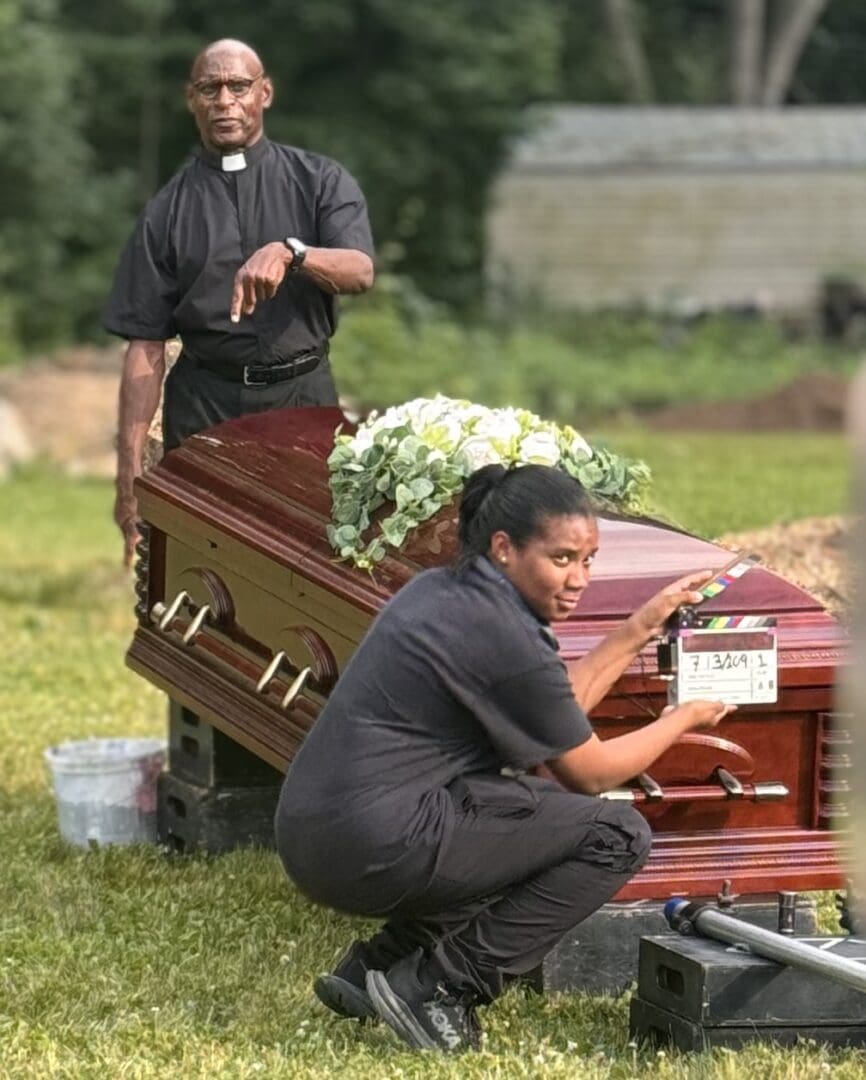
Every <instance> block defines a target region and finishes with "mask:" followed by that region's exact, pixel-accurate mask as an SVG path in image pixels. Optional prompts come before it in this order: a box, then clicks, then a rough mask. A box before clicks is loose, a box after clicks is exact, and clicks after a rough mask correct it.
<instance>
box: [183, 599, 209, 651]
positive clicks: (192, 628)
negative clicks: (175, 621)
mask: <svg viewBox="0 0 866 1080" xmlns="http://www.w3.org/2000/svg"><path fill="white" fill-rule="evenodd" d="M210 614H211V610H210V605H209V604H202V606H201V607H200V608H199V609H198V611H197V612H196V613H195V615H193V617H192V618H191V619H190V622H189V626H188V627H187V628H186V630H184V632H183V643H184V645H193V644H195V639H196V637H198V634H199V631H200V630H201V628H202V624H203V623H204V621H205V619H208V620H210Z"/></svg>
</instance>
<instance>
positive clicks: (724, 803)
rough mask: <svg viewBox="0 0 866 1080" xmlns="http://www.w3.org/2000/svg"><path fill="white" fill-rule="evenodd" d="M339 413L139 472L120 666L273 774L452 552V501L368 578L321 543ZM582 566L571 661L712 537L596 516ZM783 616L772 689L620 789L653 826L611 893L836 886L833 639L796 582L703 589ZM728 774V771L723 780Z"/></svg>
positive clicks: (292, 419)
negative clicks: (135, 548)
mask: <svg viewBox="0 0 866 1080" xmlns="http://www.w3.org/2000/svg"><path fill="white" fill-rule="evenodd" d="M342 422H343V417H342V414H341V413H340V412H339V411H338V410H336V409H296V410H281V411H277V412H272V413H267V414H262V415H258V416H249V417H244V418H242V419H240V420H235V421H231V422H230V423H227V424H223V425H220V426H219V427H215V428H211V429H210V430H208V431H207V432H204V433H202V434H201V435H197V436H193V437H192V438H190V439H188V440H187V441H186V442H185V443H184V444H183V445H182V446H181V447H179V448H178V449H176V450H174V451H172V452H171V453H169V454H168V455H166V457H165V458H164V459H163V460H162V462H161V463H160V464H159V465H158V466H156V467H155V468H154V469H152V470H151V471H150V472H148V473H147V474H145V475H144V476H143V477H141V478H140V479H139V480H138V481H137V485H136V487H137V494H138V500H139V507H140V512H141V516H142V519H143V520H144V522H145V525H146V530H145V534H146V537H147V539H146V541H145V542H144V544H143V545H142V550H141V552H140V560H139V565H138V581H137V586H136V588H137V593H138V597H139V603H138V606H137V608H136V613H137V616H138V626H137V629H136V631H135V635H134V638H133V641H132V643H131V646H130V648H129V652H128V655H127V662H128V663H129V665H130V666H131V667H132V668H133V669H134V670H135V671H136V672H138V673H139V674H141V675H143V676H144V677H145V678H147V679H149V680H150V681H151V682H153V683H155V684H156V685H157V686H158V687H160V688H161V689H163V690H164V691H165V692H166V693H167V694H168V695H169V696H170V698H171V699H173V700H174V701H175V702H177V703H179V704H180V705H181V706H183V707H184V708H185V709H188V710H190V711H191V712H192V713H194V714H195V715H196V716H197V717H200V718H202V719H203V720H204V721H205V722H207V723H209V724H210V725H212V726H213V728H214V729H215V730H217V731H219V732H222V733H223V734H224V735H228V736H229V737H230V738H231V740H234V742H236V743H238V744H240V745H241V747H245V748H246V749H247V750H248V751H251V752H252V753H253V754H255V755H256V756H257V757H258V758H261V759H263V760H264V761H265V762H268V763H270V764H271V765H272V766H275V767H276V768H277V769H280V770H284V769H285V768H286V766H287V764H288V762H290V761H291V759H292V756H293V755H294V753H295V751H296V750H297V748H298V747H299V745H300V743H301V741H302V740H303V738H304V735H305V733H306V732H307V731H308V730H309V729H310V727H311V725H312V724H313V723H315V720H316V716H317V715H318V712H319V709H320V708H321V707H322V704H323V702H324V701H325V699H326V698H327V696H328V693H329V692H330V690H331V688H332V687H333V686H334V683H335V681H336V679H337V677H338V676H339V674H340V671H341V670H342V669H343V667H344V666H345V664H346V662H347V661H348V659H349V657H350V656H351V654H352V651H353V649H354V648H355V646H356V645H357V643H358V641H359V640H360V638H361V637H362V635H363V634H364V632H365V631H366V629H367V627H368V626H369V624H370V622H371V620H372V619H373V617H374V616H375V614H376V613H377V612H378V611H379V609H380V608H381V607H382V605H383V604H384V603H385V602H386V601H387V600H388V599H389V597H391V596H392V595H393V594H394V593H395V592H396V591H397V590H398V589H399V588H400V587H401V586H402V585H403V584H404V583H405V582H406V581H408V580H409V578H411V577H412V575H413V574H415V573H417V572H418V571H419V570H421V569H423V568H426V567H430V566H434V565H439V564H442V563H444V562H446V561H448V560H449V558H450V557H451V556H452V555H453V554H454V553H455V518H456V510H453V509H450V508H449V509H446V510H445V511H443V512H442V513H441V514H440V515H439V516H438V517H437V518H434V519H432V520H431V521H430V522H427V523H426V524H425V525H423V526H422V527H421V528H419V529H418V530H416V532H415V533H414V534H412V535H410V537H409V540H408V541H407V543H406V545H405V546H404V548H403V549H402V550H401V551H400V552H399V553H394V554H392V555H390V556H389V557H386V558H385V560H384V561H383V562H382V563H380V564H379V565H378V566H377V568H376V570H375V573H374V574H373V575H370V574H368V573H367V572H365V571H361V570H358V569H356V568H354V567H352V566H350V565H349V564H346V563H343V562H340V561H339V560H338V559H336V558H335V556H334V553H333V551H332V550H331V548H330V547H329V545H328V542H327V539H326V535H325V527H326V524H327V522H328V519H329V511H330V495H329V489H328V471H327V465H326V458H327V456H328V454H329V452H330V450H331V447H332V445H333V436H334V431H335V429H336V428H337V426H338V425H339V424H340V423H342ZM600 529H601V550H600V553H599V556H598V558H597V560H596V562H595V565H594V567H593V580H592V583H591V585H590V586H589V588H588V589H587V591H586V593H585V594H584V597H583V598H582V600H581V603H580V605H579V607H578V609H577V611H576V612H575V614H574V615H573V617H571V618H570V619H569V620H568V621H566V622H563V623H558V624H556V625H555V626H554V630H555V632H556V634H557V636H558V638H559V640H560V643H561V653H562V656H563V658H564V660H565V662H566V664H569V663H573V662H574V661H576V660H577V659H579V658H580V657H581V656H582V655H584V654H585V653H586V652H587V650H588V649H590V648H591V647H592V646H593V645H594V644H595V643H596V642H597V641H598V640H599V639H600V638H601V637H602V636H603V635H604V634H605V633H606V632H607V631H608V630H609V629H611V628H612V627H613V626H615V625H616V624H617V623H618V622H620V621H621V620H622V619H623V618H625V617H626V616H627V615H628V614H629V613H630V612H631V611H633V610H634V609H635V608H636V607H637V606H638V605H640V604H641V603H642V602H643V601H644V600H645V599H647V598H648V597H649V596H650V595H652V594H653V593H654V592H655V591H657V590H658V589H659V588H661V587H662V586H663V585H665V584H666V583H668V582H670V581H672V580H673V579H675V578H676V577H679V576H681V575H682V574H684V573H688V572H689V571H694V570H700V569H703V568H707V569H716V568H719V567H721V566H722V565H724V564H725V563H726V562H728V561H729V559H730V553H729V552H727V551H725V550H724V549H723V548H721V547H719V546H717V545H715V544H712V543H709V542H707V541H704V540H700V539H697V538H695V537H692V536H689V535H687V534H684V533H682V532H677V531H675V530H671V529H668V528H665V527H663V526H661V525H658V524H656V523H649V522H648V523H643V522H641V523H635V522H625V521H617V520H606V519H602V520H601V522H600ZM706 609H707V610H711V611H715V612H717V613H737V614H762V615H770V616H775V617H776V618H777V619H778V641H779V697H778V702H777V703H776V704H773V705H760V706H759V705H748V706H741V707H740V709H739V710H738V711H737V712H736V713H734V714H733V715H732V716H731V717H729V718H727V719H725V720H724V721H723V723H722V724H721V725H720V726H719V728H717V729H715V730H714V731H713V732H709V733H693V734H691V735H687V736H685V737H684V738H683V739H682V740H681V742H679V743H678V744H677V745H675V746H674V747H672V748H671V749H670V750H669V751H668V752H667V753H666V754H665V755H664V756H663V757H662V758H661V759H659V761H657V762H656V764H655V765H654V766H653V767H652V768H651V770H650V774H649V775H647V774H643V775H642V776H641V777H640V778H637V779H636V780H635V781H633V782H632V784H631V785H630V786H628V787H627V788H625V789H623V790H621V791H617V792H615V793H612V794H613V795H614V796H615V797H620V798H626V799H629V800H632V801H634V803H635V805H636V806H637V807H638V808H639V809H640V810H641V811H642V812H644V813H645V814H646V816H647V818H648V819H649V821H650V822H651V824H652V827H653V832H654V843H653V852H652V856H651V858H650V861H649V863H648V864H647V866H646V867H645V868H644V870H643V871H642V872H641V873H640V874H638V876H637V877H636V878H634V879H633V881H631V882H630V883H629V884H628V885H627V886H626V887H625V888H624V889H623V890H622V891H621V892H620V893H619V895H618V897H617V899H620V900H632V899H663V898H666V897H668V896H670V895H671V894H672V893H673V894H677V895H683V894H686V895H691V896H709V895H713V894H715V893H717V892H719V890H720V889H721V888H722V885H723V882H724V881H725V879H728V880H729V882H730V887H729V888H730V890H732V891H733V892H734V893H739V894H753V895H754V894H765V893H770V892H776V891H779V890H806V889H825V888H835V887H838V886H840V885H841V884H843V874H842V872H841V871H840V868H839V864H838V861H837V853H836V840H837V839H838V835H834V831H833V827H832V826H833V822H834V821H839V820H840V814H842V813H844V797H841V798H840V793H844V791H845V789H846V787H847V784H846V777H845V770H846V768H848V767H849V761H848V742H849V733H848V732H847V731H846V730H845V724H844V721H843V720H842V719H841V718H839V717H836V716H834V714H833V704H832V703H833V683H834V675H835V670H836V668H837V666H838V665H839V664H840V663H841V662H842V658H843V653H844V642H843V635H842V633H841V631H840V629H839V627H838V626H837V624H836V623H835V622H834V620H833V619H832V618H831V617H830V616H829V615H828V614H827V613H826V612H825V611H824V610H823V609H822V608H821V606H820V605H819V604H818V603H817V602H816V601H815V600H813V599H812V598H811V597H810V596H808V595H807V594H806V593H804V592H803V591H802V590H800V589H799V588H797V587H796V586H794V585H792V584H790V583H789V582H787V581H785V580H783V579H782V578H780V577H778V576H777V575H775V574H773V573H771V572H769V571H768V570H765V569H762V568H757V569H755V570H753V571H751V572H750V573H749V574H747V575H746V576H745V577H744V578H742V579H741V580H739V581H737V582H736V583H735V584H734V585H732V586H731V587H730V588H729V589H728V590H727V591H726V592H725V593H723V594H722V595H721V596H720V597H718V598H716V599H715V600H712V601H709V602H708V604H707V605H706ZM666 693H667V684H666V683H665V682H664V681H662V680H661V679H660V678H659V675H658V671H657V665H656V650H655V648H654V647H652V646H650V647H648V648H647V649H646V650H645V651H644V652H643V654H642V655H641V656H639V657H638V659H637V661H636V662H635V663H634V664H633V665H632V667H631V668H630V669H629V670H628V671H627V672H626V673H625V675H624V676H623V677H622V678H621V679H620V680H619V681H618V682H617V684H616V685H615V687H614V688H613V690H612V692H611V693H610V694H609V695H608V697H607V698H606V699H605V700H604V701H603V702H602V703H601V705H599V706H598V708H596V709H595V710H594V712H593V714H592V721H593V723H594V725H595V727H596V730H597V731H598V734H599V736H600V737H602V738H607V737H611V736H616V735H620V734H622V733H624V732H626V731H628V730H630V729H632V728H634V727H635V726H637V725H639V724H642V723H646V722H649V721H650V720H651V719H653V718H655V717H656V716H657V715H658V713H659V712H660V711H661V709H662V708H663V707H664V705H665V703H666ZM732 777H733V782H732V780H731V778H732Z"/></svg>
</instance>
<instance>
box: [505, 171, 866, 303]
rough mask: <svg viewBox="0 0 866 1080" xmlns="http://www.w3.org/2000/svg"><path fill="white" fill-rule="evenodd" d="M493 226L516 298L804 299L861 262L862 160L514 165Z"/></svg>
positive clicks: (864, 245)
mask: <svg viewBox="0 0 866 1080" xmlns="http://www.w3.org/2000/svg"><path fill="white" fill-rule="evenodd" d="M487 235H488V245H487V271H488V280H489V282H490V285H491V289H492V290H493V291H494V292H499V293H501V294H504V295H506V296H508V297H519V298H523V299H527V300H533V299H536V300H539V301H541V302H543V303H546V304H549V305H551V306H553V307H565V308H574V307H583V308H592V307H599V306H607V305H621V304H632V303H638V304H646V305H649V306H654V307H672V306H677V307H679V306H683V305H685V306H689V305H692V304H694V305H695V306H699V307H702V308H714V307H724V306H736V305H751V304H758V305H760V306H762V307H768V308H775V309H785V310H796V309H798V308H801V307H803V306H804V305H809V304H812V303H814V301H815V299H816V296H817V292H818V289H819V287H820V284H821V281H822V279H823V278H824V277H825V276H826V275H828V274H833V273H849V274H858V275H862V274H864V273H866V168H850V167H849V168H840V169H838V170H828V169H814V170H799V171H790V172H786V171H781V170H764V171H747V170H737V171H730V172H712V173H701V172H676V171H673V170H671V171H664V170H658V171H656V170H652V171H644V172H631V173H627V172H615V173H614V172H608V171H598V172H582V173H575V172H569V171H562V172H560V173H555V172H553V173H551V172H548V173H541V172H535V171H526V172H517V171H513V172H511V173H509V172H506V173H504V174H503V175H502V176H501V178H500V180H499V182H498V183H497V185H496V187H495V190H494V192H493V197H492V202H491V209H490V212H489V217H488V234H487Z"/></svg>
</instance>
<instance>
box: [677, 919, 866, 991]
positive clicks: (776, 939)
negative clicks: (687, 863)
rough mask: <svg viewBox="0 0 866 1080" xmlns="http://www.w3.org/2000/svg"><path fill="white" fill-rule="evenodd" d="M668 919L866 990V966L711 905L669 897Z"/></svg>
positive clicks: (703, 934)
mask: <svg viewBox="0 0 866 1080" xmlns="http://www.w3.org/2000/svg"><path fill="white" fill-rule="evenodd" d="M665 918H666V919H667V920H668V923H669V925H670V926H671V928H672V929H673V930H678V931H679V932H680V933H681V934H694V933H697V934H700V935H701V937H707V938H714V939H715V940H716V941H725V942H728V944H730V945H748V947H749V950H750V951H751V952H753V953H755V954H756V955H757V956H765V957H767V958H768V959H770V960H777V961H778V962H779V963H780V964H788V965H789V966H791V967H798V968H802V969H803V970H805V971H814V972H815V973H816V974H817V975H824V976H826V978H828V979H833V980H834V981H835V982H841V983H844V984H845V985H846V986H852V987H853V988H854V989H855V990H861V991H863V992H864V993H866V965H863V964H859V963H858V962H857V961H856V960H851V959H849V958H848V957H845V956H834V955H833V954H832V953H830V952H827V951H825V950H823V949H816V948H815V947H814V946H813V945H805V944H804V943H803V942H802V941H797V940H796V939H793V938H788V937H783V936H782V935H781V934H776V933H774V932H773V931H772V930H764V929H763V927H760V926H753V925H752V924H751V923H747V922H743V921H742V920H741V919H735V918H733V916H731V915H724V914H723V913H722V912H721V911H718V910H717V909H716V908H714V907H711V906H710V905H709V904H690V903H689V901H688V900H682V899H673V900H669V901H668V902H667V903H666V904H665Z"/></svg>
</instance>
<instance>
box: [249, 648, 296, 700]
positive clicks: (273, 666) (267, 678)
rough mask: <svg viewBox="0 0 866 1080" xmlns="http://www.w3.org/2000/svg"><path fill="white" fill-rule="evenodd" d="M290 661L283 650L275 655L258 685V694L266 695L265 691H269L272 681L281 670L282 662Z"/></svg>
mask: <svg viewBox="0 0 866 1080" xmlns="http://www.w3.org/2000/svg"><path fill="white" fill-rule="evenodd" d="M288 659H289V657H288V654H287V653H285V652H284V651H283V650H282V649H280V651H279V652H277V653H274V655H273V657H272V658H271V662H270V663H269V664H268V666H267V667H266V668H265V670H264V671H263V672H262V675H261V678H260V679H259V681H258V682H257V683H256V692H257V693H259V694H264V693H265V691H266V690H267V688H268V686H269V685H270V683H271V680H272V679H273V678H274V676H275V675H276V674H277V672H278V671H279V670H280V665H281V664H282V662H283V661H284V660H288Z"/></svg>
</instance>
